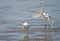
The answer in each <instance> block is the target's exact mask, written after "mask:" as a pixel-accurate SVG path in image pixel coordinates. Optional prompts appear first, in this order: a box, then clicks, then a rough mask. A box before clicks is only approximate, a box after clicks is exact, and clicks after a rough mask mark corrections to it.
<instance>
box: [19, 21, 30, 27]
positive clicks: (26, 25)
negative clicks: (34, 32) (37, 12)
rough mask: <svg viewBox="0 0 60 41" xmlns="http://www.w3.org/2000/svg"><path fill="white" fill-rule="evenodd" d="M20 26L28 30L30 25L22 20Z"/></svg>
mask: <svg viewBox="0 0 60 41" xmlns="http://www.w3.org/2000/svg"><path fill="white" fill-rule="evenodd" d="M20 25H21V26H22V27H23V28H28V26H29V24H28V22H26V21H24V20H21V21H20Z"/></svg>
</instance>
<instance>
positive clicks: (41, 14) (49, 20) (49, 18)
mask: <svg viewBox="0 0 60 41" xmlns="http://www.w3.org/2000/svg"><path fill="white" fill-rule="evenodd" d="M39 16H42V17H43V20H44V21H45V22H46V23H48V24H49V25H50V24H54V23H55V21H54V19H53V18H52V17H51V16H49V15H48V14H46V13H44V12H42V11H38V12H36V13H35V14H33V16H32V17H33V18H37V17H39Z"/></svg>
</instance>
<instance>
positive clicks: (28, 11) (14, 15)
mask: <svg viewBox="0 0 60 41" xmlns="http://www.w3.org/2000/svg"><path fill="white" fill-rule="evenodd" d="M40 1H41V0H0V41H20V40H21V39H23V38H24V36H26V33H24V32H20V29H21V26H20V25H19V21H20V20H21V19H23V20H26V21H28V22H29V23H30V24H31V27H30V29H32V28H36V27H37V28H40V27H41V28H42V26H39V25H40V24H42V23H40V21H42V20H41V19H39V18H38V19H33V18H32V17H31V16H32V15H33V13H34V12H35V11H39V10H41V8H42V7H41V6H40V4H39V2H40ZM43 1H45V5H46V9H45V10H44V11H45V12H46V13H48V14H49V15H51V16H52V17H53V18H54V19H55V21H56V22H57V23H60V19H59V18H60V14H59V13H60V0H43ZM53 28H57V30H59V29H60V24H56V25H55V26H54V27H53ZM40 34H41V35H43V34H44V33H42V32H30V33H29V36H30V38H32V37H34V35H40ZM53 36H54V37H55V39H56V40H53V41H60V32H53ZM58 38H59V39H58Z"/></svg>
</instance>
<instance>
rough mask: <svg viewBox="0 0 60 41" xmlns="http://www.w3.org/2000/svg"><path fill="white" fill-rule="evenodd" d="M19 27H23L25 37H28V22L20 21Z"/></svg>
mask: <svg viewBox="0 0 60 41" xmlns="http://www.w3.org/2000/svg"><path fill="white" fill-rule="evenodd" d="M20 25H21V26H22V27H23V29H25V30H24V32H26V34H27V36H28V28H29V24H28V22H26V21H24V20H21V21H20Z"/></svg>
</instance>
